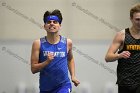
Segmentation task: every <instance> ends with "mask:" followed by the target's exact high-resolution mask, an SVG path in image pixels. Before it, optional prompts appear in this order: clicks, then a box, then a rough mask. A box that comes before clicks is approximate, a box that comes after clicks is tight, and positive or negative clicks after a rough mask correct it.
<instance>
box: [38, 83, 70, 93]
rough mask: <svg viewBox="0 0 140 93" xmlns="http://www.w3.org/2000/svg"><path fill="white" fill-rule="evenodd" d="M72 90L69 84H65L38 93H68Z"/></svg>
mask: <svg viewBox="0 0 140 93" xmlns="http://www.w3.org/2000/svg"><path fill="white" fill-rule="evenodd" d="M71 90H72V87H71V84H70V83H68V84H65V85H63V86H60V87H58V88H56V89H53V90H51V91H40V93H70V92H71Z"/></svg>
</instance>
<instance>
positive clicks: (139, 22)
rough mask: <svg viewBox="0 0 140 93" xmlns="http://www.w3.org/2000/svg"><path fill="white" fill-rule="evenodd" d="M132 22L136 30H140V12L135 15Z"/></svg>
mask: <svg viewBox="0 0 140 93" xmlns="http://www.w3.org/2000/svg"><path fill="white" fill-rule="evenodd" d="M131 22H132V24H133V26H134V27H135V29H137V30H140V12H138V13H134V14H133V18H131Z"/></svg>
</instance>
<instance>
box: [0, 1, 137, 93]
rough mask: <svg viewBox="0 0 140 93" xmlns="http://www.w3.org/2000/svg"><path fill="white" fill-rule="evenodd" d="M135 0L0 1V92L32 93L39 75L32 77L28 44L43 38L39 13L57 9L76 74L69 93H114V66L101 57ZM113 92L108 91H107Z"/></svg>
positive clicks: (128, 22) (30, 44) (43, 33)
mask: <svg viewBox="0 0 140 93" xmlns="http://www.w3.org/2000/svg"><path fill="white" fill-rule="evenodd" d="M137 2H139V1H138V0H69V1H68V0H39V1H38V0H0V11H1V13H0V20H1V21H0V74H1V75H0V93H23V92H18V89H20V90H22V89H24V88H26V93H37V92H35V91H38V78H39V76H38V74H35V75H33V74H31V71H30V52H31V46H32V42H33V40H35V39H37V38H39V37H41V36H44V35H46V32H45V30H44V29H43V27H42V26H43V21H42V18H43V14H44V12H45V11H46V10H52V9H60V10H61V12H62V14H63V18H64V20H63V23H62V28H61V30H60V33H61V34H62V35H64V36H66V37H68V38H71V39H72V40H73V43H74V44H73V45H74V47H73V53H74V56H75V63H76V75H77V78H78V79H79V80H80V81H81V85H80V86H79V87H77V88H76V87H74V86H73V90H74V91H73V93H75V92H76V93H83V92H82V91H86V93H117V85H115V82H116V74H115V71H116V66H117V62H113V63H105V61H104V56H105V54H106V51H107V49H108V47H109V44H110V43H111V40H112V39H113V37H114V35H115V34H116V32H117V31H120V30H121V29H124V28H125V27H129V26H131V23H130V20H129V10H130V8H131V6H132V5H133V4H135V3H137ZM107 91H112V92H107Z"/></svg>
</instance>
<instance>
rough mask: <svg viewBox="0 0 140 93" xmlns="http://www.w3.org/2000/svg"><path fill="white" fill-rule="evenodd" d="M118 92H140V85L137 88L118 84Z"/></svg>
mask: <svg viewBox="0 0 140 93" xmlns="http://www.w3.org/2000/svg"><path fill="white" fill-rule="evenodd" d="M118 93H140V86H139V87H136V88H133V87H128V86H118Z"/></svg>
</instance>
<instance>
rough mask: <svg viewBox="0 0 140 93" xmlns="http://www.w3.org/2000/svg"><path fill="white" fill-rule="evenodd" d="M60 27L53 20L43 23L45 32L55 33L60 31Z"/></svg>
mask: <svg viewBox="0 0 140 93" xmlns="http://www.w3.org/2000/svg"><path fill="white" fill-rule="evenodd" d="M60 27H61V25H60V24H59V22H58V21H55V20H49V21H47V22H46V23H45V25H44V28H45V30H46V31H47V32H50V33H55V32H58V31H59V30H60Z"/></svg>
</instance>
